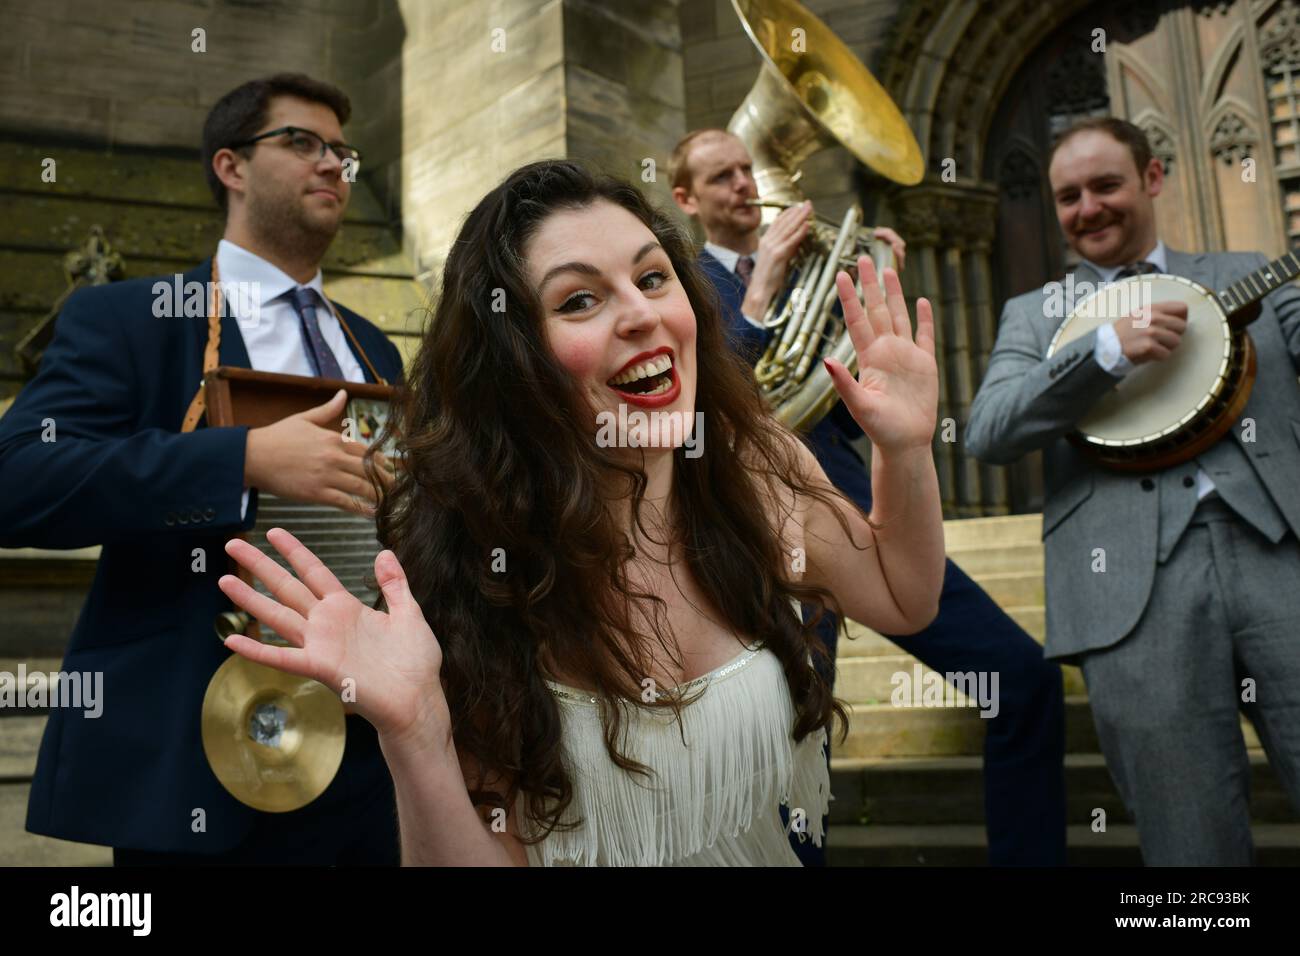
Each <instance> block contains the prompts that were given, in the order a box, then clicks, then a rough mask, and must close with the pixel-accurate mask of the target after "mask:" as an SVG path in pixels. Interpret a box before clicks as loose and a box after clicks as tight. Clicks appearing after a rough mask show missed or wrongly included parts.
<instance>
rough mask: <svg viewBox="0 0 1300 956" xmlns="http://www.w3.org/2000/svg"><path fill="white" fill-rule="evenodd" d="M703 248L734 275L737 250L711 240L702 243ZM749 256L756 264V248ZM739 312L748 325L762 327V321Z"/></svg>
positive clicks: (737, 257)
mask: <svg viewBox="0 0 1300 956" xmlns="http://www.w3.org/2000/svg"><path fill="white" fill-rule="evenodd" d="M704 248H705V249H706V250H708V253H709V255H711V256H713V258H715V259H717V260H718V261H719V262H721V263H722V265H723V267H724V268H726V270H727V271H728V272H730V273H731V274H732V275H735V273H736V263H738V262H740V253H739V252H737V251H736V250H735V249H728V248H726V247H725V246H719V245H717V244H716V243H712V242H706V243H705V244H704ZM749 257H750V258H751V259H753V260H754V264H755V265H757V264H758V250H757V249H755V250H754V251H753V252H751V253H749ZM740 314H741V316H742V317H743V318H744V320H745V321H746V322H748V323H749V324H750V325H752V326H753V327H754V328H756V329H761V328H762V327H763V323H762V322H759V321H757V320H755V319H752V318H750V317H749V316H747V315H745V313H744V312H741V313H740Z"/></svg>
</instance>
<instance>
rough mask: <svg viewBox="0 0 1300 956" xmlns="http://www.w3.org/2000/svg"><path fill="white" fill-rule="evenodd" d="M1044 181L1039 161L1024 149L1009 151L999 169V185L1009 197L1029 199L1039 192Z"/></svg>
mask: <svg viewBox="0 0 1300 956" xmlns="http://www.w3.org/2000/svg"><path fill="white" fill-rule="evenodd" d="M1042 182H1043V176H1042V172H1041V171H1040V170H1039V168H1038V163H1036V162H1034V160H1033V158H1032V157H1030V156H1029V154H1028V153H1026V152H1025V151H1024V150H1023V149H1013V150H1011V152H1009V153H1007V155H1006V156H1005V157H1004V158H1003V160H1002V165H1001V168H999V169H998V186H999V188H1001V190H1002V194H1003V195H1004V196H1006V197H1007V198H1008V199H1029V198H1031V197H1033V196H1035V195H1036V194H1037V193H1038V191H1039V189H1040V188H1041V186H1042Z"/></svg>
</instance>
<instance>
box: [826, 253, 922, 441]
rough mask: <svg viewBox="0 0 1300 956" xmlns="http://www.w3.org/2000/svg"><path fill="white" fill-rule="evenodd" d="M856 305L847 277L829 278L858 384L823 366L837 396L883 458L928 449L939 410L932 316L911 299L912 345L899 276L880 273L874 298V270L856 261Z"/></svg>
mask: <svg viewBox="0 0 1300 956" xmlns="http://www.w3.org/2000/svg"><path fill="white" fill-rule="evenodd" d="M858 275H859V276H860V277H861V279H862V290H863V292H862V301H861V302H860V301H858V294H857V290H856V289H855V288H854V286H853V280H852V279H850V278H849V276H848V273H846V272H840V273H838V274H837V275H836V276H835V285H836V288H837V290H838V291H839V295H840V305H841V307H842V308H843V309H844V321H845V324H846V325H847V326H848V330H849V336H850V338H852V340H853V347H854V351H855V352H856V353H857V358H858V377H857V378H856V379H854V377H853V376H852V375H851V374H850V373H849V370H848V369H847V368H845V367H844V366H843V365H841V364H840V363H839V362H837V361H835V360H834V359H826V360H825V363H826V369H827V371H829V372H830V375H831V380H832V381H833V382H834V383H835V390H836V391H837V392H839V395H840V398H841V399H843V400H844V404H845V406H846V407H847V408H848V410H849V412H850V414H852V415H853V418H854V420H855V421H857V423H858V424H859V425H861V426H862V430H863V431H864V432H866V433H867V437H868V438H870V439H871V443H872V445H873V446H874V447H876V448H879V449H881V450H882V451H883V452H885V453H893V452H905V451H909V450H911V449H914V448H920V447H927V448H928V447H929V445H930V442H931V440H932V439H933V437H934V429H935V424H936V418H937V416H938V407H939V368H938V365H937V364H936V363H935V358H934V314H933V313H932V311H931V309H930V303H929V301H928V300H926V299H917V300H916V341H912V323H911V320H910V318H909V317H908V314H907V302H906V301H905V300H904V298H903V287H902V286H901V285H900V284H899V282H898V273H897V272H895V271H894V270H893V269H886V270H885V291H884V293H882V292H881V291H880V284H879V282H878V280H877V279H876V267H875V265H873V264H872V262H871V260H870V259H869V258H868V257H866V256H862V257H861V258H859V259H858Z"/></svg>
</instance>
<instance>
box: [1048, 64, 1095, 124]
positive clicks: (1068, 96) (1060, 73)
mask: <svg viewBox="0 0 1300 956" xmlns="http://www.w3.org/2000/svg"><path fill="white" fill-rule="evenodd" d="M1047 103H1048V110H1049V112H1051V113H1052V114H1054V115H1058V116H1059V115H1066V116H1079V115H1083V114H1087V113H1091V112H1092V111H1094V110H1099V109H1104V108H1105V107H1107V106H1108V105H1109V104H1110V94H1108V93H1107V92H1106V72H1105V70H1104V69H1103V67H1102V58H1101V56H1100V55H1099V54H1095V53H1092V52H1091V51H1090V50H1088V49H1086V48H1085V49H1074V50H1071V51H1070V52H1069V53H1067V54H1066V55H1065V56H1063V57H1061V58H1060V59H1059V60H1058V61H1057V62H1056V63H1054V64H1053V65H1052V68H1051V69H1050V70H1048V72H1047Z"/></svg>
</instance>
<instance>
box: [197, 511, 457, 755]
mask: <svg viewBox="0 0 1300 956" xmlns="http://www.w3.org/2000/svg"><path fill="white" fill-rule="evenodd" d="M266 537H267V540H268V541H270V542H271V544H272V545H273V546H274V547H275V550H277V551H279V552H280V554H282V555H283V556H284V557H285V559H286V560H287V561H288V562H289V566H290V567H292V568H293V570H294V571H295V572H296V573H297V577H294V575H292V574H290V573H289V572H288V571H286V570H285V569H284V568H282V567H280V565H278V564H276V563H275V562H274V561H272V560H271V559H270V558H269V557H267V556H266V555H264V554H262V553H261V552H260V551H258V550H257V549H256V548H255V547H253V546H252V545H251V544H249V543H248V542H247V541H241V540H239V539H238V538H236V539H232V540H231V541H229V542H228V543H227V544H226V552H227V553H228V554H229V555H230V556H231V557H232V558H234V559H235V560H236V561H237V562H239V564H241V565H242V566H243V567H245V568H246V569H248V570H249V571H250V572H252V574H253V575H254V576H255V577H256V578H257V579H258V580H260V581H261V582H262V583H263V584H264V585H265V586H266V589H267V590H268V591H270V592H271V594H273V595H274V596H275V599H274V600H272V599H271V598H269V597H267V596H266V595H264V594H260V593H258V592H257V591H255V590H254V589H253V588H251V587H249V586H248V585H247V584H245V583H244V582H243V581H241V580H240V579H239V578H238V577H236V576H235V575H233V574H227V575H224V576H223V577H222V578H221V580H220V581H219V582H218V583H219V585H220V587H221V590H222V591H223V592H224V593H225V594H226V596H227V597H229V598H230V600H232V601H234V602H235V604H237V605H239V607H241V608H243V609H244V610H245V611H247V612H248V613H249V614H251V615H252V616H253V617H255V618H257V619H258V620H259V621H262V622H264V623H265V624H266V625H267V626H269V627H271V628H273V629H274V630H275V631H276V633H277V634H279V635H280V636H281V637H283V638H284V639H285V640H286V641H288V642H289V643H290V644H292V645H293V646H292V647H278V646H275V645H271V644H263V643H261V642H259V641H255V640H253V639H252V638H250V637H245V636H243V635H239V634H237V635H232V636H231V637H228V638H227V639H226V646H227V647H228V648H230V649H231V650H232V651H235V652H236V653H238V654H242V655H243V656H244V657H247V658H248V659H249V660H252V661H255V662H257V663H259V664H265V665H267V666H269V667H274V668H276V669H278V670H282V671H285V672H287V673H290V674H298V675H301V676H303V677H310V678H312V679H314V680H318V681H320V682H321V683H322V684H324V685H325V686H327V687H329V688H330V689H331V690H333V691H335V692H336V693H339V694H343V693H344V692H345V691H349V690H350V691H352V692H353V693H350V694H347V698H348V700H349V703H350V705H351V707H352V709H353V710H355V711H356V712H357V713H359V714H360V715H361V716H363V717H365V718H366V719H367V720H368V721H370V723H371V724H373V725H374V727H375V729H376V730H377V731H378V732H379V733H380V734H381V735H384V736H387V737H391V738H403V737H406V736H408V735H419V734H425V735H432V734H437V733H444V734H450V721H449V719H448V714H447V705H446V700H445V698H444V697H443V693H442V684H441V683H440V681H439V672H440V670H441V667H442V649H441V648H440V647H439V646H438V641H437V639H436V638H435V637H434V636H433V631H432V630H430V628H429V625H428V624H427V623H426V622H425V620H424V615H423V614H422V613H421V611H420V606H419V604H418V602H417V601H416V600H415V597H414V596H413V595H412V594H411V589H410V587H409V586H408V584H407V580H406V574H405V573H404V572H403V571H402V566H401V565H400V564H399V563H398V561H397V556H396V555H395V554H393V552H391V551H383V552H381V553H380V554H379V556H378V557H376V558H375V577H376V579H377V580H378V582H379V587H380V589H381V590H382V591H383V594H384V600H385V602H386V603H387V605H388V613H384V612H382V611H376V610H374V609H373V608H369V607H366V606H365V605H364V604H362V603H361V602H360V601H358V600H357V599H356V598H355V597H353V596H352V595H351V594H350V593H349V592H348V591H347V590H345V589H344V587H343V585H342V584H340V583H339V580H338V578H336V577H335V576H334V575H333V574H332V573H331V572H330V570H329V568H327V567H325V565H324V564H322V563H321V560H320V559H319V558H317V557H316V555H314V554H312V552H311V551H310V550H308V549H307V548H306V547H305V546H304V545H303V544H302V543H301V542H300V541H299V540H298V539H297V538H295V537H294V536H293V535H291V534H290V533H289V532H287V531H285V530H283V529H281V528H272V529H271V530H270V531H269V532H267V535H266ZM349 682H350V683H349Z"/></svg>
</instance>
